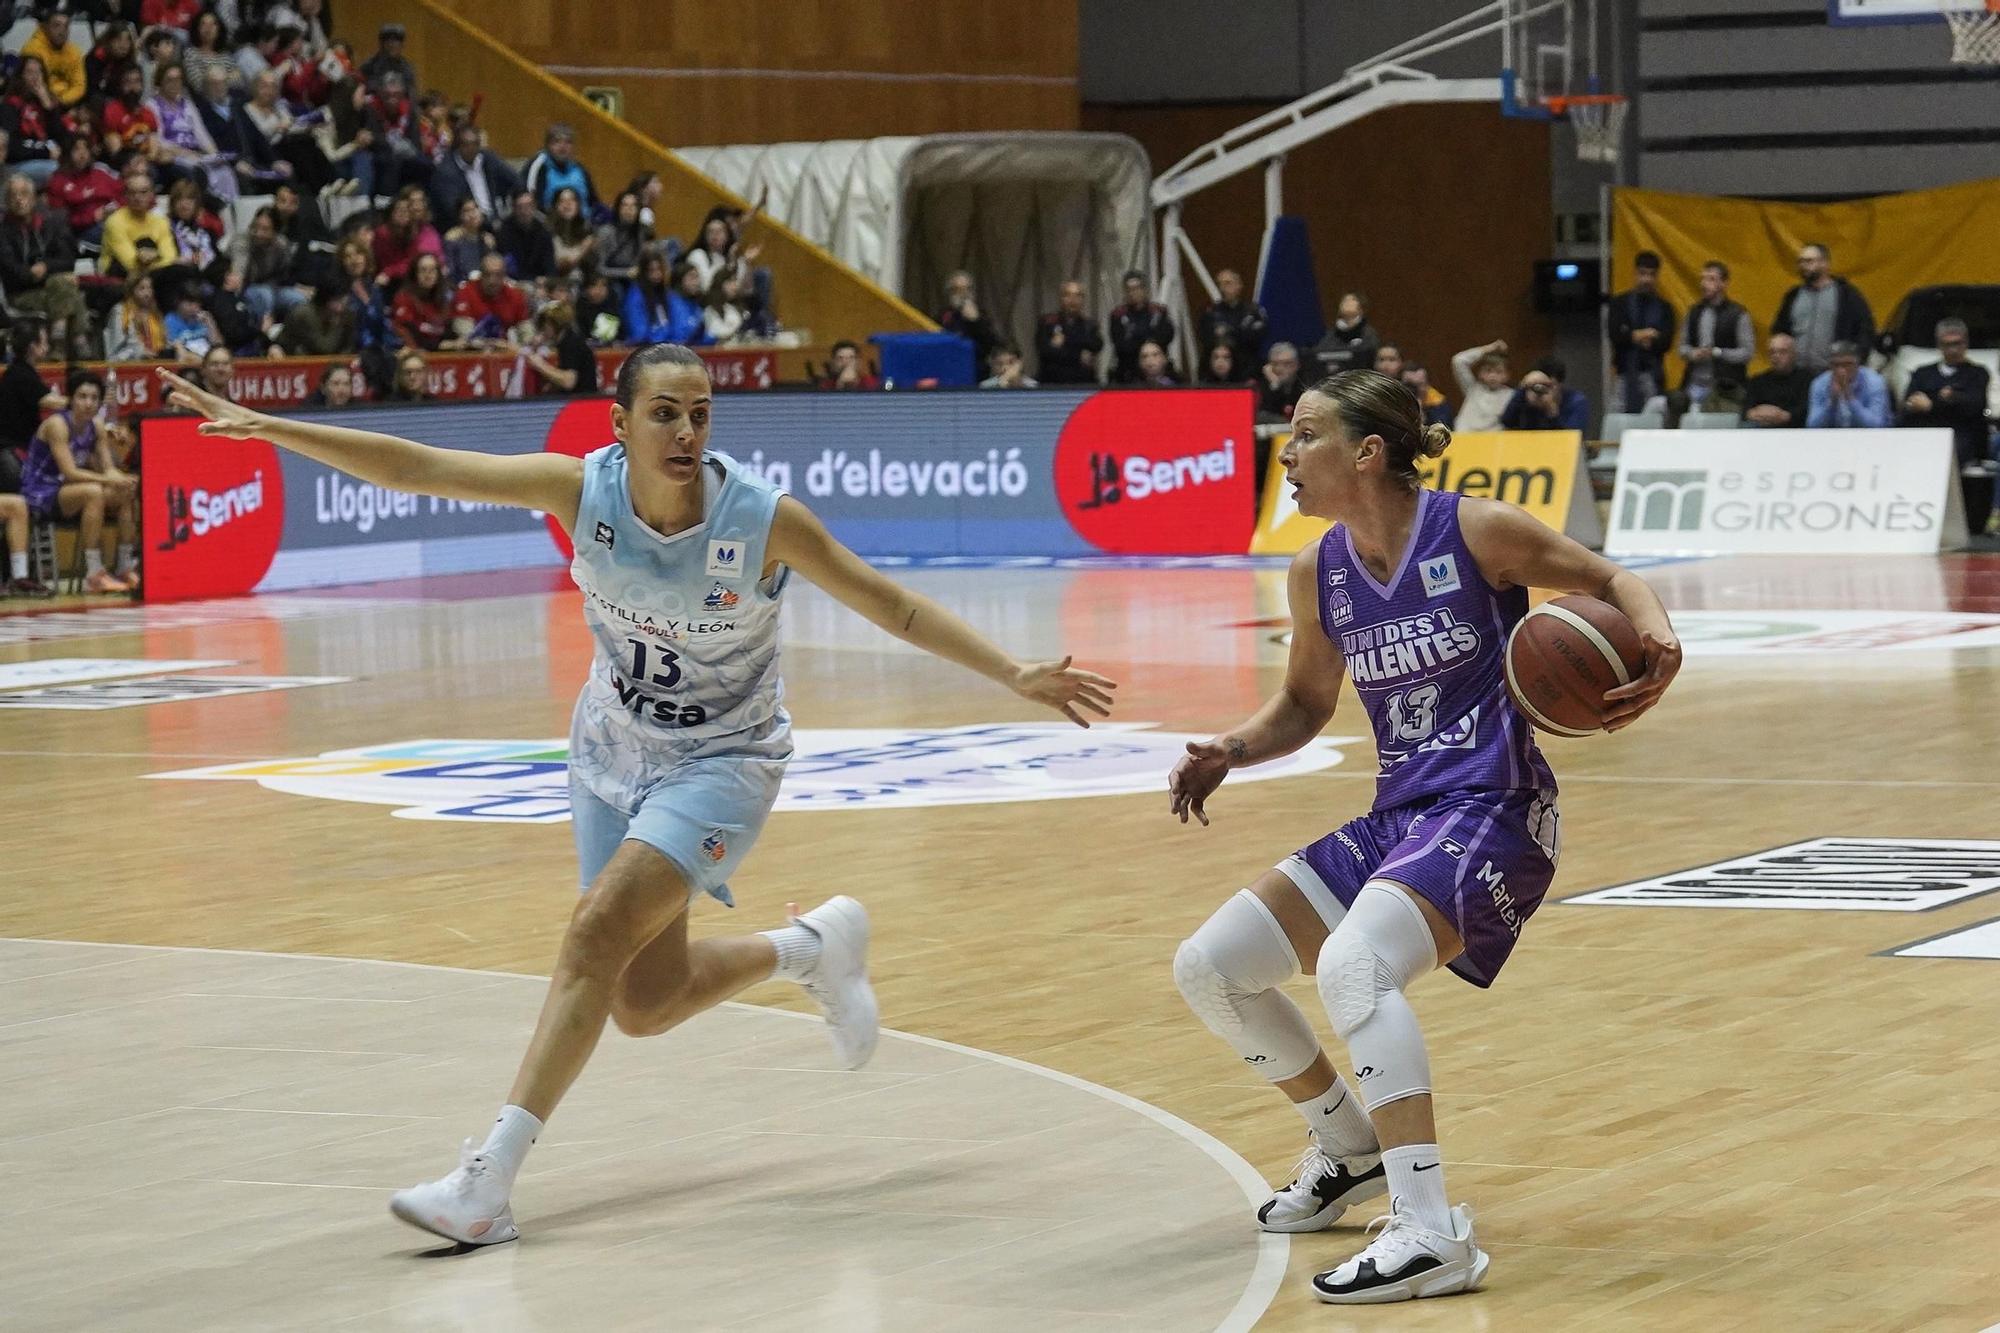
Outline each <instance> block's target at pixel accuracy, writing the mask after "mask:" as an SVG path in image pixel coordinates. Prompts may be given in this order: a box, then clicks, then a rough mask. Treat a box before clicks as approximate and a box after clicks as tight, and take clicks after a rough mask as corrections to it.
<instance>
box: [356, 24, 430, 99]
mask: <svg viewBox="0 0 2000 1333" xmlns="http://www.w3.org/2000/svg"><path fill="white" fill-rule="evenodd" d="M375 36H376V50H375V54H374V55H372V56H369V57H368V59H366V60H364V61H362V62H361V77H362V78H363V79H364V80H365V81H366V82H367V84H368V86H369V87H370V88H380V87H381V86H382V81H383V80H384V79H385V78H386V77H387V76H389V75H391V74H393V75H395V76H396V77H397V78H398V79H401V80H402V83H403V87H405V88H414V87H416V86H417V67H416V66H415V65H412V64H411V63H410V62H409V61H408V60H407V59H405V58H404V56H403V38H404V36H405V33H404V30H403V25H402V24H400V23H384V24H383V25H382V26H381V28H380V29H379V30H377V32H376V34H375Z"/></svg>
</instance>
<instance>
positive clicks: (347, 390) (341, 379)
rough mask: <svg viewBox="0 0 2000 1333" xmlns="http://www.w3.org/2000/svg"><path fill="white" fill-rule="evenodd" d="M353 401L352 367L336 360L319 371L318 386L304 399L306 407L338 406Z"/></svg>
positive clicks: (346, 404)
mask: <svg viewBox="0 0 2000 1333" xmlns="http://www.w3.org/2000/svg"><path fill="white" fill-rule="evenodd" d="M353 402H354V367H352V366H350V365H348V364H346V363H345V362H342V361H336V362H334V363H333V364H332V365H330V366H328V367H327V368H326V369H325V370H322V371H321V372H320V373H319V387H318V388H316V389H314V390H313V391H312V396H311V397H310V398H308V399H306V406H307V407H324V408H339V407H347V406H349V405H351V404H352V403H353Z"/></svg>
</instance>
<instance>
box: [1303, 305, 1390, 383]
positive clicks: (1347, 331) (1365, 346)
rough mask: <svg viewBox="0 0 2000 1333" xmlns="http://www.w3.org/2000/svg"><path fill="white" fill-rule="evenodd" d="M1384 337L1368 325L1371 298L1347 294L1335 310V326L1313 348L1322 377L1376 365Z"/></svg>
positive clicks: (1314, 358)
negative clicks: (1369, 300) (1369, 299)
mask: <svg viewBox="0 0 2000 1333" xmlns="http://www.w3.org/2000/svg"><path fill="white" fill-rule="evenodd" d="M1381 345H1382V335H1381V334H1379V333H1377V332H1376V331H1375V326H1374V325H1372V324H1370V323H1369V322H1368V298H1367V297H1365V296H1363V295H1362V294H1361V293H1360V292H1346V293H1343V294H1342V296H1341V298H1340V304H1339V305H1337V306H1335V307H1334V318H1333V327H1331V328H1329V329H1328V330H1327V331H1326V336H1325V337H1324V338H1321V339H1320V340H1319V343H1318V345H1317V346H1315V347H1314V348H1313V360H1314V361H1316V362H1317V363H1318V364H1319V373H1320V374H1322V375H1337V374H1339V373H1340V372H1341V371H1343V370H1359V369H1364V368H1366V367H1368V366H1372V365H1374V364H1375V349H1376V348H1378V347H1380V346H1381Z"/></svg>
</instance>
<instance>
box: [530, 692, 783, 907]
mask: <svg viewBox="0 0 2000 1333" xmlns="http://www.w3.org/2000/svg"><path fill="white" fill-rule="evenodd" d="M791 757H792V744H791V736H790V732H789V729H787V730H785V731H782V732H780V733H779V734H778V735H776V736H775V737H771V738H769V739H764V740H758V739H753V738H752V737H747V736H723V737H718V738H717V739H715V740H713V741H709V742H706V743H704V744H700V745H695V746H690V747H689V748H688V749H687V750H686V751H685V752H684V753H682V754H679V755H676V756H672V757H671V758H669V759H668V760H667V762H666V763H665V764H664V765H663V766H662V767H661V768H660V771H659V776H658V777H657V779H656V780H655V781H654V782H653V783H652V785H651V786H649V787H648V788H647V789H646V791H645V793H644V794H643V795H642V796H641V797H640V798H639V803H638V808H637V809H636V810H633V811H631V812H629V813H628V812H626V811H623V810H620V809H618V808H617V807H615V806H613V805H610V804H609V803H607V802H605V801H603V800H601V799H599V798H598V797H597V796H596V795H595V794H594V793H592V792H591V791H590V789H589V788H588V787H587V786H585V785H584V783H583V781H582V779H580V778H579V777H578V776H577V773H576V770H575V769H574V768H572V769H571V770H570V779H569V805H570V827H571V829H572V830H573V831H574V832H575V834H576V859H577V879H578V885H579V887H580V888H581V889H582V891H583V892H585V893H588V892H589V891H590V886H591V885H592V884H593V883H595V882H596V880H597V876H598V875H599V874H600V873H601V872H602V871H603V869H604V867H605V866H606V865H608V864H609V863H610V861H611V857H612V854H613V853H615V852H616V851H617V850H618V844H619V843H621V842H624V841H625V840H626V839H628V838H630V839H632V840H634V841H636V842H643V843H645V844H646V845H647V846H648V847H651V848H653V849H654V850H655V851H657V852H659V853H660V855H662V856H664V857H666V858H667V859H668V860H669V861H672V862H673V863H674V864H675V865H676V866H678V867H679V868H680V872H681V875H682V877H683V878H685V879H686V880H687V882H688V889H689V894H690V896H692V895H693V894H696V893H706V894H708V895H710V896H711V897H714V898H716V899H719V900H720V901H721V902H723V903H724V904H726V905H728V906H730V907H734V906H735V905H736V900H735V899H733V898H731V897H730V896H729V876H730V873H731V872H732V871H734V870H735V869H736V867H737V866H738V865H739V864H741V862H742V860H743V858H744V857H745V856H747V855H749V852H750V847H751V845H752V844H753V843H755V842H756V841H757V835H758V834H760V833H762V832H763V831H764V821H765V820H767V819H769V818H770V817H771V807H772V806H773V805H774V804H776V803H777V800H778V784H779V782H780V781H781V780H782V779H783V778H784V775H785V765H786V763H787V762H788V761H789V760H790V759H791Z"/></svg>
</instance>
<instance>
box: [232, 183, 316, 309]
mask: <svg viewBox="0 0 2000 1333" xmlns="http://www.w3.org/2000/svg"><path fill="white" fill-rule="evenodd" d="M229 267H230V269H231V271H232V272H234V274H235V277H236V282H237V285H238V286H239V287H240V289H241V290H242V293H243V303H244V304H245V305H247V306H249V307H250V313H251V314H252V315H253V316H254V317H255V318H256V319H257V320H258V321H259V322H262V321H263V320H264V319H266V318H268V317H270V316H271V315H273V314H275V315H277V317H278V318H279V319H283V318H284V317H285V316H286V315H289V314H290V313H291V312H292V310H293V308H294V307H296V306H298V305H300V304H301V303H302V302H304V301H305V299H306V297H307V295H308V293H307V291H306V289H305V288H304V287H301V286H300V285H299V280H298V270H297V257H296V253H295V252H294V251H293V249H292V243H291V242H290V241H288V240H286V239H285V238H284V237H283V236H281V235H279V234H278V213H277V210H276V209H274V208H271V207H270V206H269V205H266V206H265V207H263V208H260V209H258V210H257V212H256V215H255V216H254V217H252V218H251V219H250V225H249V226H247V227H245V228H244V229H243V230H242V231H241V232H239V233H238V234H237V236H236V239H235V240H234V241H233V242H231V243H230V247H229Z"/></svg>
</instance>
